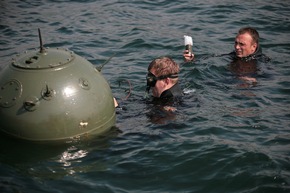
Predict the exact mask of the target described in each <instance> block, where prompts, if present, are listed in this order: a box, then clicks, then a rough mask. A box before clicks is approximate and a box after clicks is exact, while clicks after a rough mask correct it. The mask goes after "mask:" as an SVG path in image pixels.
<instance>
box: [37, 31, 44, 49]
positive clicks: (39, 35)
mask: <svg viewBox="0 0 290 193" xmlns="http://www.w3.org/2000/svg"><path fill="white" fill-rule="evenodd" d="M38 37H39V43H40V51H39V52H40V53H43V52H44V47H43V44H42V38H41V33H40V29H39V28H38Z"/></svg>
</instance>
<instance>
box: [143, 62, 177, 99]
mask: <svg viewBox="0 0 290 193" xmlns="http://www.w3.org/2000/svg"><path fill="white" fill-rule="evenodd" d="M178 73H179V65H178V64H177V63H176V62H175V61H174V60H173V59H171V58H169V57H160V58H157V59H154V60H153V61H152V62H151V63H150V64H149V66H148V74H147V87H148V88H150V87H151V88H152V94H153V96H154V97H160V95H161V94H162V92H163V91H166V90H168V89H170V88H171V87H172V86H174V85H175V84H176V83H177V82H178Z"/></svg>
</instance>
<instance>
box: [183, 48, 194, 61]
mask: <svg viewBox="0 0 290 193" xmlns="http://www.w3.org/2000/svg"><path fill="white" fill-rule="evenodd" d="M183 58H184V61H185V62H190V61H193V60H194V54H193V53H190V54H189V53H188V50H184V52H183Z"/></svg>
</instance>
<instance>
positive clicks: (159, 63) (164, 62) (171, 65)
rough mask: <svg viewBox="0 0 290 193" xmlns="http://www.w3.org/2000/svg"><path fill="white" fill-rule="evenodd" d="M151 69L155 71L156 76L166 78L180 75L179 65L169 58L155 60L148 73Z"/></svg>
mask: <svg viewBox="0 0 290 193" xmlns="http://www.w3.org/2000/svg"><path fill="white" fill-rule="evenodd" d="M151 69H154V70H155V75H156V76H165V75H169V74H178V73H179V65H178V64H177V63H176V62H175V61H174V60H173V59H171V58H170V57H167V56H163V57H159V58H156V59H154V60H153V61H152V62H151V63H150V64H149V66H148V71H150V70H151Z"/></svg>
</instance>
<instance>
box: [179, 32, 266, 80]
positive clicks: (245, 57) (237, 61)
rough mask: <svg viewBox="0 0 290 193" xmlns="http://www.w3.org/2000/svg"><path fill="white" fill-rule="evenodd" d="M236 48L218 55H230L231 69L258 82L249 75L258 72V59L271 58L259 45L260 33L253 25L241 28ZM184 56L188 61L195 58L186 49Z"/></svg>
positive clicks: (236, 39)
mask: <svg viewBox="0 0 290 193" xmlns="http://www.w3.org/2000/svg"><path fill="white" fill-rule="evenodd" d="M234 47H235V50H234V51H233V52H231V53H229V54H223V55H218V56H226V55H228V56H230V57H231V59H232V62H231V63H230V66H229V68H230V70H231V71H232V72H233V73H235V74H236V75H237V76H238V77H239V78H240V79H242V80H245V81H251V82H256V79H255V78H254V77H251V76H248V75H249V74H255V73H256V72H257V69H258V67H257V61H260V62H263V63H267V62H269V61H270V58H269V57H267V56H266V55H264V54H263V53H262V48H261V47H260V45H259V33H258V32H257V30H256V29H254V28H252V27H245V28H241V29H240V30H239V32H238V34H237V36H236V38H235V46H234ZM183 57H184V59H185V61H186V62H189V61H193V60H194V54H193V53H191V54H188V50H185V51H184V53H183Z"/></svg>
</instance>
